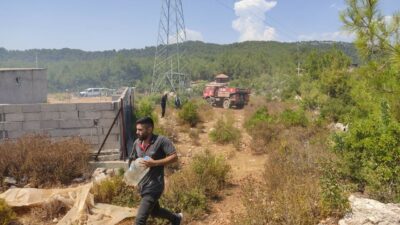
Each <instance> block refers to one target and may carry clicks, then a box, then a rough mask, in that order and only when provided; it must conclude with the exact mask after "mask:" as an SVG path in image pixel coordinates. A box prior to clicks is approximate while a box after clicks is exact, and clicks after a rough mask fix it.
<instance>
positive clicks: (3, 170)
mask: <svg viewBox="0 0 400 225" xmlns="http://www.w3.org/2000/svg"><path fill="white" fill-rule="evenodd" d="M89 157H90V151H89V145H87V144H86V143H85V142H84V141H83V140H82V139H80V138H69V139H66V140H61V141H57V142H53V141H51V140H50V138H48V137H46V136H40V135H35V136H24V137H21V138H18V139H16V140H6V141H3V142H2V143H0V181H3V178H4V177H13V178H15V179H16V180H17V182H18V183H20V184H26V183H31V184H32V185H34V186H47V185H54V184H69V183H70V182H71V181H72V180H73V179H74V178H78V177H81V176H83V175H85V174H87V173H88V171H89V164H88V162H89ZM0 184H1V187H3V184H2V183H0ZM3 188H4V187H3Z"/></svg>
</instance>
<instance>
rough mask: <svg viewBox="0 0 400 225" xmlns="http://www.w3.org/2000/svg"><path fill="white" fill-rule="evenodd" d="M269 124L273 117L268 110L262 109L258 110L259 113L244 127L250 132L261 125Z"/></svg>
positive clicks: (247, 121)
mask: <svg viewBox="0 0 400 225" xmlns="http://www.w3.org/2000/svg"><path fill="white" fill-rule="evenodd" d="M269 122H272V117H271V116H270V115H269V113H268V108H267V107H262V108H259V109H257V111H256V112H255V113H254V114H253V115H251V116H250V118H249V119H248V120H246V121H245V124H244V125H245V127H246V129H247V130H250V129H252V128H254V127H255V126H257V125H258V124H260V123H269Z"/></svg>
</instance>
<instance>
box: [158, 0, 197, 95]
mask: <svg viewBox="0 0 400 225" xmlns="http://www.w3.org/2000/svg"><path fill="white" fill-rule="evenodd" d="M185 41H186V29H185V20H184V17H183V7H182V1H181V0H162V6H161V16H160V22H159V28H158V37H157V46H156V54H155V58H154V68H153V77H152V84H151V92H153V93H154V92H160V91H165V90H171V91H174V92H178V91H183V90H184V89H185V87H186V86H187V85H188V82H189V79H188V75H187V74H185V72H184V69H183V66H182V65H181V59H182V56H183V51H182V49H181V45H182V43H183V42H185Z"/></svg>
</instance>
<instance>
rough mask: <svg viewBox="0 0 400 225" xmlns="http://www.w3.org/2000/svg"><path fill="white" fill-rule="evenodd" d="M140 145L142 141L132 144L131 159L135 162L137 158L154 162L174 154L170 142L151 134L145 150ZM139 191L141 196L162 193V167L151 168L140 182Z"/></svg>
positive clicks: (174, 150) (137, 140)
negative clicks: (147, 158) (149, 158)
mask: <svg viewBox="0 0 400 225" xmlns="http://www.w3.org/2000/svg"><path fill="white" fill-rule="evenodd" d="M141 145H142V141H140V140H139V139H136V141H135V142H134V143H133V149H132V154H131V156H130V158H131V159H133V160H136V159H137V158H144V157H145V156H149V157H151V158H152V159H154V160H159V159H163V158H165V157H167V156H168V155H172V154H174V153H175V152H176V149H175V147H174V145H173V144H172V142H171V141H170V140H169V139H168V138H166V137H164V136H161V135H155V134H153V135H152V138H151V141H150V145H149V147H147V148H146V149H143V148H142V147H143V146H142V147H141ZM144 150H145V151H144ZM139 189H140V194H141V195H142V196H143V195H146V194H155V195H157V194H161V193H162V192H163V191H164V166H156V167H151V168H150V170H149V172H148V173H147V174H146V175H145V176H144V177H143V179H142V180H141V181H140V183H139Z"/></svg>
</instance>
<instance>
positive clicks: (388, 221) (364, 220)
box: [339, 195, 400, 225]
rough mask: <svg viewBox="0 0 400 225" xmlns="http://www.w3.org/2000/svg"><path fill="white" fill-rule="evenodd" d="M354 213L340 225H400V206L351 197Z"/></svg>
mask: <svg viewBox="0 0 400 225" xmlns="http://www.w3.org/2000/svg"><path fill="white" fill-rule="evenodd" d="M349 201H350V205H351V209H352V213H349V214H347V215H346V216H345V217H344V218H343V219H341V220H340V221H339V225H373V224H377V225H396V224H397V225H400V205H399V204H391V203H389V204H384V203H381V202H378V201H376V200H372V199H367V198H361V197H356V196H354V195H351V196H350V197H349Z"/></svg>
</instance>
